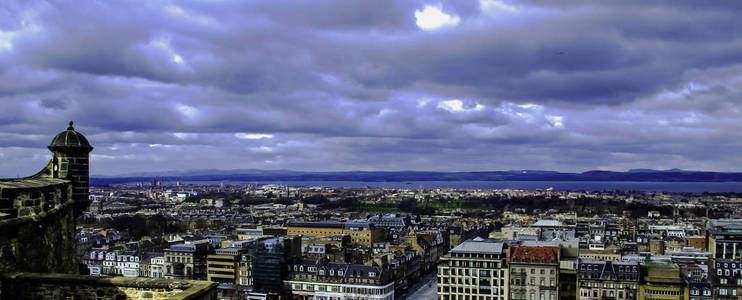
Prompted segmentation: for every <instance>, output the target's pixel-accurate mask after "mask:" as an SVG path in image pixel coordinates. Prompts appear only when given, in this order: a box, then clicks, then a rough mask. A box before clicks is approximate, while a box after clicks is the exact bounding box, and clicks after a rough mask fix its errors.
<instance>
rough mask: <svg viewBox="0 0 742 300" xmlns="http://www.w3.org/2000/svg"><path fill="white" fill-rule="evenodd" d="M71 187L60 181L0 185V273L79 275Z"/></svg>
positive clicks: (36, 180)
mask: <svg viewBox="0 0 742 300" xmlns="http://www.w3.org/2000/svg"><path fill="white" fill-rule="evenodd" d="M72 191H73V187H72V185H71V184H70V183H69V182H68V181H66V180H61V179H22V180H13V181H0V203H1V204H0V205H1V206H3V207H6V209H4V210H3V211H4V212H5V213H4V215H3V217H2V218H0V273H5V272H18V271H28V272H55V273H75V274H76V273H78V269H79V267H78V263H79V258H78V257H77V256H76V255H75V253H77V252H76V247H77V243H76V241H75V239H74V237H75V211H74V210H75V205H74V204H75V202H74V201H72V200H71V199H70V196H71V194H72Z"/></svg>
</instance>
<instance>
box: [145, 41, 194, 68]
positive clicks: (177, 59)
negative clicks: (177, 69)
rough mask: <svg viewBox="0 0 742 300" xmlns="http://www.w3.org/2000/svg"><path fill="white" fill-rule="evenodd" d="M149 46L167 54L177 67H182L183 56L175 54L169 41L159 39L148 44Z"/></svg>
mask: <svg viewBox="0 0 742 300" xmlns="http://www.w3.org/2000/svg"><path fill="white" fill-rule="evenodd" d="M149 45H150V46H151V47H153V48H156V49H159V50H160V51H163V52H165V53H167V54H168V55H169V56H170V59H171V60H172V61H173V62H174V63H176V64H179V65H182V64H183V63H185V60H184V59H183V56H181V55H180V54H178V53H177V52H175V49H173V46H172V45H170V40H169V39H167V38H160V39H156V40H153V41H150V42H149Z"/></svg>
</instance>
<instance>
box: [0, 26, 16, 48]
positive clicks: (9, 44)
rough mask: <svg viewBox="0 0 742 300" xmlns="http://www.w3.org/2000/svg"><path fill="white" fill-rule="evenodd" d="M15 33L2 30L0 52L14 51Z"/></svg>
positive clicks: (0, 31)
mask: <svg viewBox="0 0 742 300" xmlns="http://www.w3.org/2000/svg"><path fill="white" fill-rule="evenodd" d="M13 36H15V33H14V32H10V31H2V30H0V51H10V50H13Z"/></svg>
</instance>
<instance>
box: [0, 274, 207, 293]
mask: <svg viewBox="0 0 742 300" xmlns="http://www.w3.org/2000/svg"><path fill="white" fill-rule="evenodd" d="M216 286H217V283H215V282H210V281H187V280H178V281H176V280H168V279H161V278H128V277H113V278H98V277H89V276H80V275H68V274H48V273H44V274H42V273H13V274H5V275H1V276H0V299H100V300H104V299H105V300H109V299H110V300H114V299H116V300H117V299H150V300H155V299H171V300H213V299H216V294H217V291H216Z"/></svg>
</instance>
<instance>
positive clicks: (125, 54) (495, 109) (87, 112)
mask: <svg viewBox="0 0 742 300" xmlns="http://www.w3.org/2000/svg"><path fill="white" fill-rule="evenodd" d="M740 15H742V2H738V1H713V2H709V1H570V0H568V1H529V0H524V1H497V0H475V1H469V0H455V1H425V0H422V1H417V0H404V1H388V0H375V1H347V0H317V1H303V0H287V1H273V0H270V1H229V0H214V1H192V0H183V1H167V0H163V1H80V2H77V1H76V2H74V4H71V2H69V1H33V0H31V1H28V0H19V1H16V0H2V1H0V177H17V176H27V175H31V174H33V173H35V172H36V171H38V170H39V169H41V167H43V166H44V165H45V163H46V161H48V159H49V158H50V156H51V154H50V152H49V150H48V149H47V148H46V146H47V145H48V144H49V143H50V142H51V140H52V138H53V137H54V135H55V134H57V133H58V132H60V131H62V130H64V129H65V128H66V127H67V123H68V122H69V121H70V120H74V122H75V128H76V129H77V130H78V131H80V132H81V133H83V134H84V135H85V136H86V137H87V138H88V140H89V141H90V143H91V144H92V145H93V146H94V147H95V149H94V150H93V152H92V153H91V167H90V168H91V173H92V174H100V175H116V174H127V173H136V172H153V171H165V170H194V169H290V170H300V171H345V170H388V171H394V170H420V171H482V170H515V169H540V170H557V171H564V172H581V171H586V170H595V169H600V170H616V171H623V170H628V169H632V168H654V169H669V168H681V169H689V170H708V171H737V172H739V171H742V151H741V150H742V143H741V142H740V141H742V121H740V117H742V18H739V16H740Z"/></svg>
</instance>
